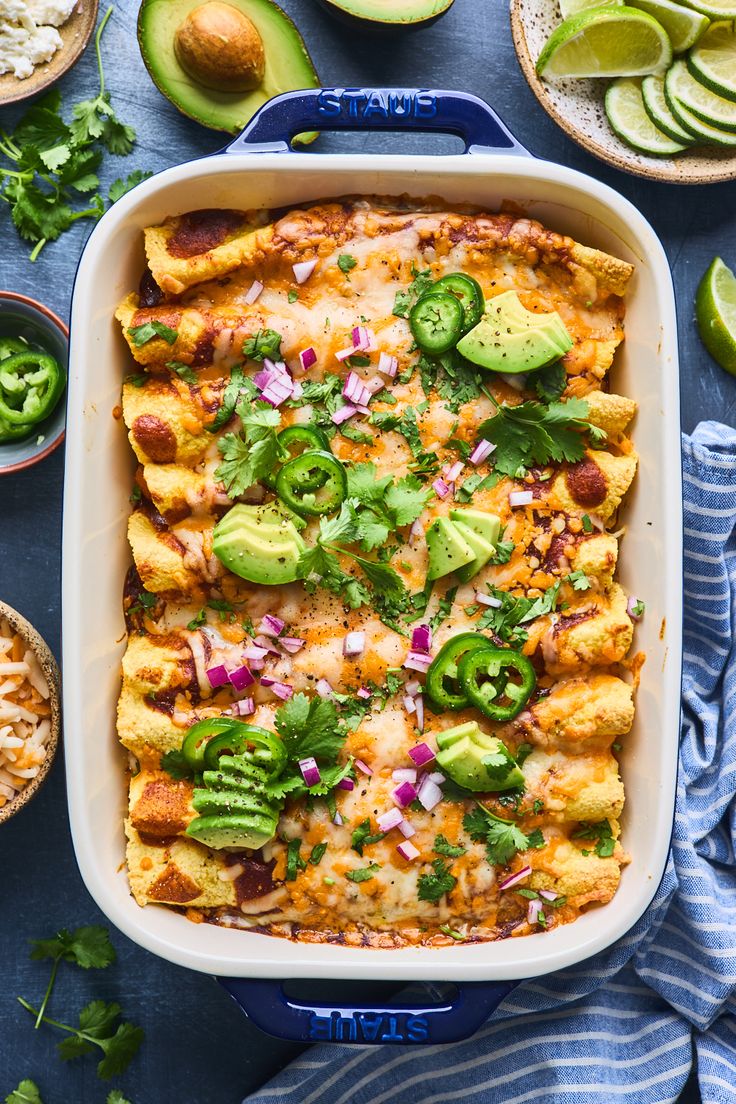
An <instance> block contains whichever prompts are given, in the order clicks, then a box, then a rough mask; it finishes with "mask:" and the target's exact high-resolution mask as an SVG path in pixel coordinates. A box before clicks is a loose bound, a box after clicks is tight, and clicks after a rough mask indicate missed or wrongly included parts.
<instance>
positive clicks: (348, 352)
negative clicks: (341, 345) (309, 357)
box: [335, 345, 355, 363]
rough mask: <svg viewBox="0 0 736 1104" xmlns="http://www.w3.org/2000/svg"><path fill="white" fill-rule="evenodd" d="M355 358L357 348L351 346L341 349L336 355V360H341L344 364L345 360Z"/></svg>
mask: <svg viewBox="0 0 736 1104" xmlns="http://www.w3.org/2000/svg"><path fill="white" fill-rule="evenodd" d="M351 356H355V347H354V346H353V345H350V346H349V347H348V348H347V349H339V350H338V351H337V352H336V353H335V360H339V361H340V363H342V361H343V360H347V359H348V357H351Z"/></svg>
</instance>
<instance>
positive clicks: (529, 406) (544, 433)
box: [478, 399, 606, 479]
mask: <svg viewBox="0 0 736 1104" xmlns="http://www.w3.org/2000/svg"><path fill="white" fill-rule="evenodd" d="M588 413H589V407H588V404H587V402H586V401H585V400H584V399H568V400H567V402H551V403H548V404H545V403H541V402H535V401H533V400H531V401H529V402H523V403H520V404H519V405H518V406H508V405H507V404H506V403H503V404H502V405H500V406H498V408H497V411H496V413H495V414H494V416H493V417H492V418H488V419H487V420H486V421H485V422H483V423H482V424H481V425H480V427H479V430H478V433H479V436H481V437H485V438H486V440H488V441H492V442H493V444H494V445H495V446H496V449H495V451H494V453H493V466H494V468H495V469H496V471H499V472H502V473H503V474H504V475H508V476H510V477H511V478H512V479H515V478H517V477H518V476H519V475H521V474H523V473H524V472H525V471H526V470H527V469H528V468H529V467H531V466H532V465H533V464H548V463H550V462H554V463H561V462H562V461H567V462H568V463H571V464H572V463H575V462H576V461H578V460H582V458H583V456H584V455H585V446H586V444H587V443H588V442H590V443H591V444H593V445H595V444H600V443H601V442H602V441H603V440H605V437H606V434H605V433H604V432H603V430H601V429H598V427H597V426H594V425H592V424H591V423H590V422H589V421H588Z"/></svg>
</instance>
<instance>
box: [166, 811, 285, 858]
mask: <svg viewBox="0 0 736 1104" xmlns="http://www.w3.org/2000/svg"><path fill="white" fill-rule="evenodd" d="M275 833H276V822H275V821H271V820H270V819H269V818H268V817H259V816H203V817H197V819H196V820H193V821H192V823H191V824H190V825H189V826H188V828H187V835H188V836H191V837H192V839H196V840H199V842H200V843H203V844H204V845H205V847H213V848H215V849H216V850H217V849H221V848H223V847H252V848H253V849H254V850H256V849H257V848H259V847H263V845H264V843H268V841H269V840H270V839H273V837H274V835H275Z"/></svg>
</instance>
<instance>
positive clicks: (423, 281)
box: [393, 261, 434, 318]
mask: <svg viewBox="0 0 736 1104" xmlns="http://www.w3.org/2000/svg"><path fill="white" fill-rule="evenodd" d="M411 274H412V276H413V280H412V282H411V284H410V285H409V287H408V288H406V290H403V291H397V292H396V298H395V299H394V308H393V313H394V314H395V315H396V317H397V318H408V316H409V311H410V310H411V308H412V307H413V306H414V303H415V302H416V301H417V299H421V297H422V296H423V295H426V294H427V292H428V291H429V289H430V288H431V287H432V285H433V284H434V279H433V277H432V272H431V269H429V268H425V269H424V270H423V271H422V272H420V271H419V269H418V268H417V267H416V265H415V264H414V262H413V261H412V265H411Z"/></svg>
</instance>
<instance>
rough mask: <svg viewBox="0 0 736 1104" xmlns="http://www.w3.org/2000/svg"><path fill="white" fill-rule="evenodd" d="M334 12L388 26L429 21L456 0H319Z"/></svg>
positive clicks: (436, 17)
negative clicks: (399, 0)
mask: <svg viewBox="0 0 736 1104" xmlns="http://www.w3.org/2000/svg"><path fill="white" fill-rule="evenodd" d="M320 3H321V4H322V6H323V7H325V8H327V10H328V11H331V12H333V13H334V14H339V15H344V16H348V17H352V19H356V20H361V21H365V22H366V23H374V24H379V25H380V24H385V25H388V26H399V27H400V26H402V25H407V24H408V25H414V26H416V25H417V24H421V23H429V22H431V21H432V20H433V19H438V18H439V16H441V15H442V14H443V13H444V12H446V11H447V10H448V9H449V8H451V7H452V5H453V3H454V0H403V2H397V0H320Z"/></svg>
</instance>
